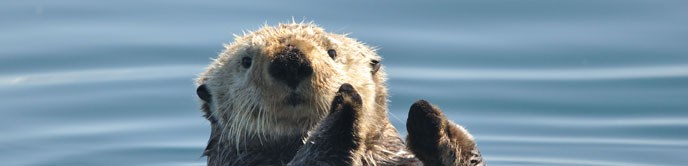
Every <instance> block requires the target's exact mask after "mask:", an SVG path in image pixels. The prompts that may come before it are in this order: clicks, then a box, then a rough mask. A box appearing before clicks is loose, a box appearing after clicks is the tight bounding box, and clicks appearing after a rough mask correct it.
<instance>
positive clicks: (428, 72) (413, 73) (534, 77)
mask: <svg viewBox="0 0 688 166" xmlns="http://www.w3.org/2000/svg"><path fill="white" fill-rule="evenodd" d="M387 71H389V75H390V76H391V77H392V78H394V79H412V80H419V79H422V80H442V81H447V80H516V81H519V80H523V81H567V80H581V81H588V80H615V79H643V78H664V77H688V65H676V66H653V67H618V68H598V69H589V68H585V69H537V70H536V69H457V68H421V67H404V66H399V67H397V66H391V67H389V68H388V70H387Z"/></svg>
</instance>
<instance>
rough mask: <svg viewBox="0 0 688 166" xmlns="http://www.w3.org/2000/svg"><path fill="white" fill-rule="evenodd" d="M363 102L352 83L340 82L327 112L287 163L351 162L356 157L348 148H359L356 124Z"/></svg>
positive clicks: (349, 163) (337, 163) (321, 163)
mask: <svg viewBox="0 0 688 166" xmlns="http://www.w3.org/2000/svg"><path fill="white" fill-rule="evenodd" d="M362 103H363V102H362V100H361V96H360V95H359V94H358V92H356V90H355V89H354V87H353V86H351V85H350V84H344V85H342V86H341V87H340V88H339V91H338V92H337V94H336V95H335V97H334V99H333V100H332V106H331V107H330V113H329V115H327V117H325V119H324V120H323V121H322V122H321V123H320V125H319V126H318V127H317V130H316V131H315V132H314V133H312V134H311V135H310V136H309V137H308V139H307V140H306V144H305V145H304V146H303V147H301V149H299V151H298V152H297V153H296V155H295V156H294V158H293V159H292V161H291V162H290V163H289V165H352V164H354V163H355V161H356V159H355V158H354V156H351V152H352V151H356V150H358V149H359V148H360V145H361V142H362V139H361V137H360V133H358V132H359V130H358V129H357V128H356V127H357V126H358V125H356V123H358V121H359V117H360V115H361V111H362V110H361V109H362V107H363V104H362ZM344 156H348V157H344ZM316 161H318V162H317V163H315V162H316Z"/></svg>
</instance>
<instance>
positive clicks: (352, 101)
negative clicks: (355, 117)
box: [330, 83, 363, 114]
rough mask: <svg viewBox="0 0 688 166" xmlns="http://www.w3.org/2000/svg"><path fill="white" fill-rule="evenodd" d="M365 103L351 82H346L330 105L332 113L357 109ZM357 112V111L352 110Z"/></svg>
mask: <svg viewBox="0 0 688 166" xmlns="http://www.w3.org/2000/svg"><path fill="white" fill-rule="evenodd" d="M362 105H363V102H362V99H361V96H360V95H359V94H358V92H356V89H354V87H353V86H351V84H348V83H345V84H343V85H342V86H340V87H339V91H337V94H335V96H334V99H333V100H332V106H331V107H330V114H332V113H335V112H338V111H355V110H357V109H360V108H361V107H362ZM352 113H354V114H355V113H356V112H352Z"/></svg>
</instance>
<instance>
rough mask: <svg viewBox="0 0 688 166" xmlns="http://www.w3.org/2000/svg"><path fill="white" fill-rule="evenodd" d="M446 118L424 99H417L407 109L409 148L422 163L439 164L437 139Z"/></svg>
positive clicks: (441, 132) (439, 137)
mask: <svg viewBox="0 0 688 166" xmlns="http://www.w3.org/2000/svg"><path fill="white" fill-rule="evenodd" d="M445 124H446V120H445V117H444V115H443V114H442V112H441V111H440V110H439V109H437V108H435V107H433V106H432V105H430V103H428V102H427V101H425V100H418V101H416V102H415V103H413V105H411V109H410V110H409V115H408V119H407V123H406V129H407V130H408V137H407V143H408V146H409V149H410V150H411V151H413V152H414V154H416V157H418V158H419V159H420V160H421V161H423V163H425V164H429V165H434V164H440V162H441V160H440V159H439V155H440V154H439V153H440V149H439V141H440V139H441V137H442V135H443V134H444V133H443V130H444V126H445Z"/></svg>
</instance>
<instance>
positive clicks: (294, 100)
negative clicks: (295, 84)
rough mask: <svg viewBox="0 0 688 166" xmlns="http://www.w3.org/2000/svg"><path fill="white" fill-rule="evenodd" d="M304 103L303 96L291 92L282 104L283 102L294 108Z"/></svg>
mask: <svg viewBox="0 0 688 166" xmlns="http://www.w3.org/2000/svg"><path fill="white" fill-rule="evenodd" d="M304 101H305V100H304V97H303V95H300V94H297V93H293V92H292V93H290V94H289V95H288V96H287V98H286V99H285V100H284V102H285V103H286V104H287V105H291V106H294V107H295V106H296V105H299V104H301V103H304Z"/></svg>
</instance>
